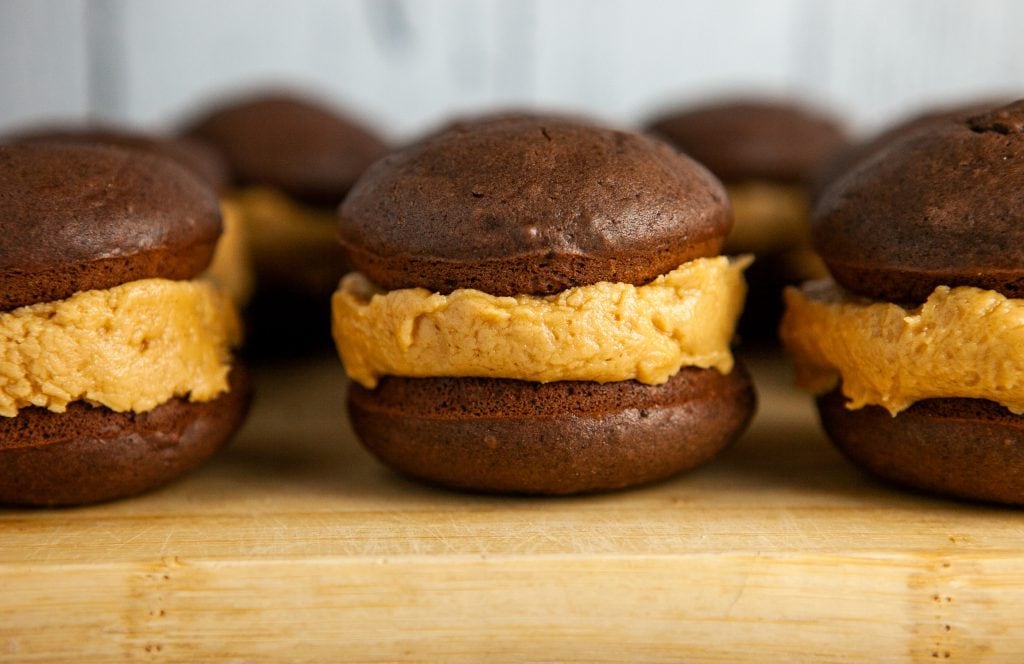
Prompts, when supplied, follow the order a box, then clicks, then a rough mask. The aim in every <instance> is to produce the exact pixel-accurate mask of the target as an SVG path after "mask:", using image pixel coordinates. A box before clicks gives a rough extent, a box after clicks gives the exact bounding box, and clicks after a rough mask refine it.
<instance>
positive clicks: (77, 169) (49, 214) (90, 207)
mask: <svg viewBox="0 0 1024 664" xmlns="http://www.w3.org/2000/svg"><path fill="white" fill-rule="evenodd" d="M220 232H221V221H220V211H219V208H218V203H217V198H216V196H215V195H214V193H213V190H212V189H210V187H208V186H207V185H206V184H205V183H204V182H202V181H201V180H200V179H199V178H198V177H196V176H195V175H194V174H193V173H191V172H189V171H188V170H186V169H185V168H183V167H181V166H179V165H178V164H176V163H174V162H173V161H171V160H169V159H167V158H165V157H161V156H159V155H156V154H153V153H148V152H143V151H138V150H128V149H124V148H116V147H110V146H101V145H72V144H58V143H40V144H22V145H5V146H0V311H6V310H9V309H14V308H16V307H20V306H24V305H27V304H34V303H37V302H48V301H52V300H59V299H63V298H66V297H68V296H70V295H73V294H74V293H76V292H78V291H82V290H91V289H99V288H111V287H113V286H116V285H118V284H122V283H126V282H128V281H134V280H136V279H145V278H150V277H163V278H167V279H188V278H191V277H193V276H195V275H196V274H198V273H200V272H202V271H203V270H204V269H205V268H206V266H207V265H208V264H209V262H210V258H211V257H212V255H213V250H214V247H215V246H216V243H217V238H218V237H219V236H220Z"/></svg>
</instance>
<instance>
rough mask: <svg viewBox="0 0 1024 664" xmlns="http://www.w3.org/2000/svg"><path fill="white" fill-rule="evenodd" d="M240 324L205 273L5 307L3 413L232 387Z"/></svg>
mask: <svg viewBox="0 0 1024 664" xmlns="http://www.w3.org/2000/svg"><path fill="white" fill-rule="evenodd" d="M240 336H241V326H240V324H239V321H238V316H237V314H236V313H235V310H234V307H233V306H232V305H231V303H230V301H229V300H228V298H227V297H226V296H224V295H223V294H221V292H220V291H219V290H217V289H216V288H215V287H214V286H212V285H211V284H209V283H207V282H205V281H203V280H194V281H172V280H167V279H142V280H139V281H133V282H129V283H126V284H121V285H119V286H115V287H113V288H109V289H104V290H90V291H82V292H79V293H76V294H74V295H72V296H71V297H69V298H67V299H65V300H59V301H54V302H44V303H40V304H33V305H29V306H25V307H20V308H18V309H14V310H11V311H7V312H3V313H0V416H4V417H14V416H16V415H17V414H18V410H19V409H20V408H24V407H27V406H39V407H42V408H46V409H48V410H51V411H54V412H58V413H60V412H64V411H65V409H66V408H67V405H68V404H69V403H71V402H73V401H85V402H87V403H90V404H92V405H96V406H106V407H107V408H109V409H111V410H114V411H118V412H124V411H133V412H145V411H148V410H152V409H153V408H155V407H156V406H158V405H160V404H162V403H165V402H167V401H169V400H171V399H173V398H175V397H185V398H187V399H189V400H190V401H210V400H212V399H214V398H216V397H217V396H218V395H220V394H221V393H223V392H225V391H227V389H228V373H229V371H230V369H231V364H232V359H231V348H232V347H233V346H235V345H237V344H238V342H239V340H240Z"/></svg>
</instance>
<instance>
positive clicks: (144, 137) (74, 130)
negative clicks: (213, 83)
mask: <svg viewBox="0 0 1024 664" xmlns="http://www.w3.org/2000/svg"><path fill="white" fill-rule="evenodd" d="M2 142H4V143H81V144H96V143H98V144H100V145H116V146H119V147H123V148H131V149H135V150H143V151H145V152H155V153H156V154H159V155H163V156H164V157H167V158H168V159H171V160H173V161H176V162H178V163H179V164H181V165H182V166H184V167H185V168H187V169H189V170H191V171H192V172H193V173H195V174H196V175H198V176H199V177H200V178H202V179H203V180H204V181H205V182H206V183H207V184H209V185H210V186H211V187H212V188H213V189H215V190H216V191H222V190H223V189H224V188H225V187H227V185H228V177H229V176H228V165H227V163H226V162H225V161H224V158H223V157H221V155H220V153H219V152H218V151H217V150H216V149H214V148H213V147H211V146H210V145H207V144H206V143H204V142H202V141H198V140H196V139H192V138H187V137H174V138H172V137H169V136H158V135H154V134H145V133H140V132H134V131H126V130H123V129H115V128H113V127H100V126H97V127H88V126H86V127H71V126H67V127H62V126H54V127H41V128H36V129H33V130H29V131H25V132H21V133H17V134H12V135H9V136H5V137H4V138H3V141H2Z"/></svg>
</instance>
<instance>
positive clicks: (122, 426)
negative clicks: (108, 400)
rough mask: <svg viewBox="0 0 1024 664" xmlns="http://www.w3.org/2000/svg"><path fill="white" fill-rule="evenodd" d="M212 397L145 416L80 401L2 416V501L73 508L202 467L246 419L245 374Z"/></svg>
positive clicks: (236, 373)
mask: <svg viewBox="0 0 1024 664" xmlns="http://www.w3.org/2000/svg"><path fill="white" fill-rule="evenodd" d="M229 383H230V390H229V391H228V392H226V393H224V394H222V395H221V396H219V397H218V398H216V399H214V400H213V401H206V402H195V403H193V402H189V401H187V400H185V399H173V400H171V401H168V402H167V403H164V404H161V405H159V406H157V407H156V408H154V409H153V410H151V411H149V412H146V413H130V412H129V413H116V412H114V411H112V410H110V409H108V408H103V407H93V406H89V405H87V404H84V403H82V402H75V403H72V404H70V405H69V406H68V409H67V411H66V412H63V413H54V412H51V411H48V410H45V409H43V408H35V407H32V408H23V409H22V410H21V411H20V412H19V413H18V415H17V416H15V417H0V503H3V504H9V505H11V504H13V505H50V506H55V505H78V504H83V503H93V502H99V501H103V500H112V499H114V498H122V497H125V496H130V495H133V494H136V493H141V492H143V491H146V490H149V489H153V488H156V487H158V486H160V485H162V484H166V483H167V482H170V481H171V480H173V479H175V478H177V477H178V476H180V475H183V474H184V473H186V472H188V471H189V470H192V469H193V468H195V467H197V466H199V465H200V464H201V463H203V462H204V461H205V460H206V459H207V458H209V457H210V456H211V455H212V454H213V453H214V452H216V451H217V449H218V448H220V447H221V446H222V445H223V444H224V443H225V442H227V441H228V439H230V438H231V435H232V434H233V433H234V432H235V431H236V430H237V429H238V427H239V426H240V425H241V423H242V421H243V420H244V419H245V413H246V411H247V409H248V405H249V395H250V390H249V379H248V376H247V374H246V372H245V370H244V369H242V368H241V367H238V366H236V367H235V368H234V369H232V371H231V375H230V377H229Z"/></svg>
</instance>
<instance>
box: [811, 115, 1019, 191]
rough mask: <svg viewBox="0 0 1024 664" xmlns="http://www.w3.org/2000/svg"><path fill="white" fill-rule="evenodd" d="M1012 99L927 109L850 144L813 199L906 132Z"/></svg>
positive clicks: (825, 171)
mask: <svg viewBox="0 0 1024 664" xmlns="http://www.w3.org/2000/svg"><path fill="white" fill-rule="evenodd" d="M1008 101H1009V100H1006V99H1001V100H994V99H989V100H987V101H982V100H974V101H971V102H965V103H962V104H959V105H957V106H948V107H943V108H935V109H931V110H927V111H924V112H922V113H919V114H917V115H914V116H911V117H909V118H906V119H904V120H902V121H901V122H898V123H896V124H894V125H892V126H891V127H888V128H886V129H883V130H882V131H881V132H879V133H877V134H875V135H874V136H872V137H870V138H867V139H865V140H862V141H859V142H857V143H853V144H851V145H848V146H846V147H845V148H843V149H841V150H840V151H839V152H837V153H836V154H835V156H833V157H832V158H831V159H830V160H829V161H828V164H826V165H825V166H824V167H823V168H822V169H821V171H820V172H819V173H818V176H817V177H816V178H815V180H814V183H813V187H812V189H813V191H812V198H814V200H817V199H818V198H819V197H820V196H821V195H822V194H823V193H824V191H825V189H827V188H828V186H829V185H830V184H831V183H832V182H834V181H836V180H838V179H839V178H840V176H842V175H843V174H844V173H845V172H846V171H848V170H850V169H851V168H853V167H854V166H855V165H856V164H857V163H859V162H860V161H863V160H864V159H867V158H868V157H870V156H871V155H873V154H875V153H876V152H878V151H879V150H882V149H883V148H885V146H887V145H888V144H889V143H892V142H893V141H894V140H895V139H897V138H899V137H900V136H903V135H904V134H909V133H911V132H913V131H916V130H918V129H920V128H922V127H926V126H928V125H929V124H931V123H933V122H943V121H946V120H952V119H956V118H958V117H960V116H969V115H977V114H979V113H982V112H984V111H987V110H989V109H991V108H995V107H996V106H1002V105H1003V104H1006V103H1007V102H1008Z"/></svg>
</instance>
